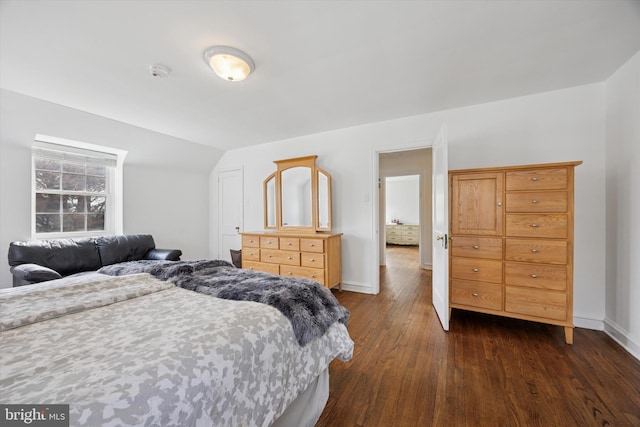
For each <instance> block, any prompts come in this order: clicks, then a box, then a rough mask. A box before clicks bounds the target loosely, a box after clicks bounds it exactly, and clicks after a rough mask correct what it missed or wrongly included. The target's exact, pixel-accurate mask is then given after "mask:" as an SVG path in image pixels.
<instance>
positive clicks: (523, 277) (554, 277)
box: [504, 262, 567, 291]
mask: <svg viewBox="0 0 640 427" xmlns="http://www.w3.org/2000/svg"><path fill="white" fill-rule="evenodd" d="M504 283H505V284H507V285H515V286H526V287H530V288H542V289H553V290H556V291H566V290H567V267H565V266H564V265H546V264H523V263H519V262H507V263H505V265H504Z"/></svg>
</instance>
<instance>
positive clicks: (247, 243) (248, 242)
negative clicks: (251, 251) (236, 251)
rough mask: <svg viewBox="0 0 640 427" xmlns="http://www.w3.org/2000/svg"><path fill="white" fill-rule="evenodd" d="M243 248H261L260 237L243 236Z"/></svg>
mask: <svg viewBox="0 0 640 427" xmlns="http://www.w3.org/2000/svg"><path fill="white" fill-rule="evenodd" d="M242 247H245V248H259V247H260V236H251V235H250V236H242Z"/></svg>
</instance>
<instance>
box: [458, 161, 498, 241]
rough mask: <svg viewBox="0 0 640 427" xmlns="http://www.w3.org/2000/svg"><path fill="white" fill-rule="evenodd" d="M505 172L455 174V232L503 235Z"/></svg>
mask: <svg viewBox="0 0 640 427" xmlns="http://www.w3.org/2000/svg"><path fill="white" fill-rule="evenodd" d="M503 181H504V180H503V174H502V173H482V174H461V175H454V176H453V177H452V182H451V231H452V233H453V235H460V234H472V235H480V236H500V235H502V190H503Z"/></svg>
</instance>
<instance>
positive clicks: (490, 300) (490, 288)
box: [451, 280, 502, 310]
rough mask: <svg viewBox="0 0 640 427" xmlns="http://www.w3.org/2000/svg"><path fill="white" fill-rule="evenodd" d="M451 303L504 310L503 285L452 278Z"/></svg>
mask: <svg viewBox="0 0 640 427" xmlns="http://www.w3.org/2000/svg"><path fill="white" fill-rule="evenodd" d="M451 303H453V304H462V305H469V306H472V307H480V308H487V309H491V310H502V286H501V285H497V284H495V283H484V282H472V281H467V280H452V281H451Z"/></svg>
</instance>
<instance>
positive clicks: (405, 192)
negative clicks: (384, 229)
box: [385, 175, 420, 225]
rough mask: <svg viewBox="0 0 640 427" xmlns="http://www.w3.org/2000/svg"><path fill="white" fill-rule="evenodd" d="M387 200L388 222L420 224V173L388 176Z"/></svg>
mask: <svg viewBox="0 0 640 427" xmlns="http://www.w3.org/2000/svg"><path fill="white" fill-rule="evenodd" d="M385 201H386V202H385V204H386V220H387V221H386V222H387V224H390V223H391V220H392V219H395V220H396V221H400V222H401V223H402V224H416V225H417V224H420V175H409V176H399V177H387V179H386V189H385Z"/></svg>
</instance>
